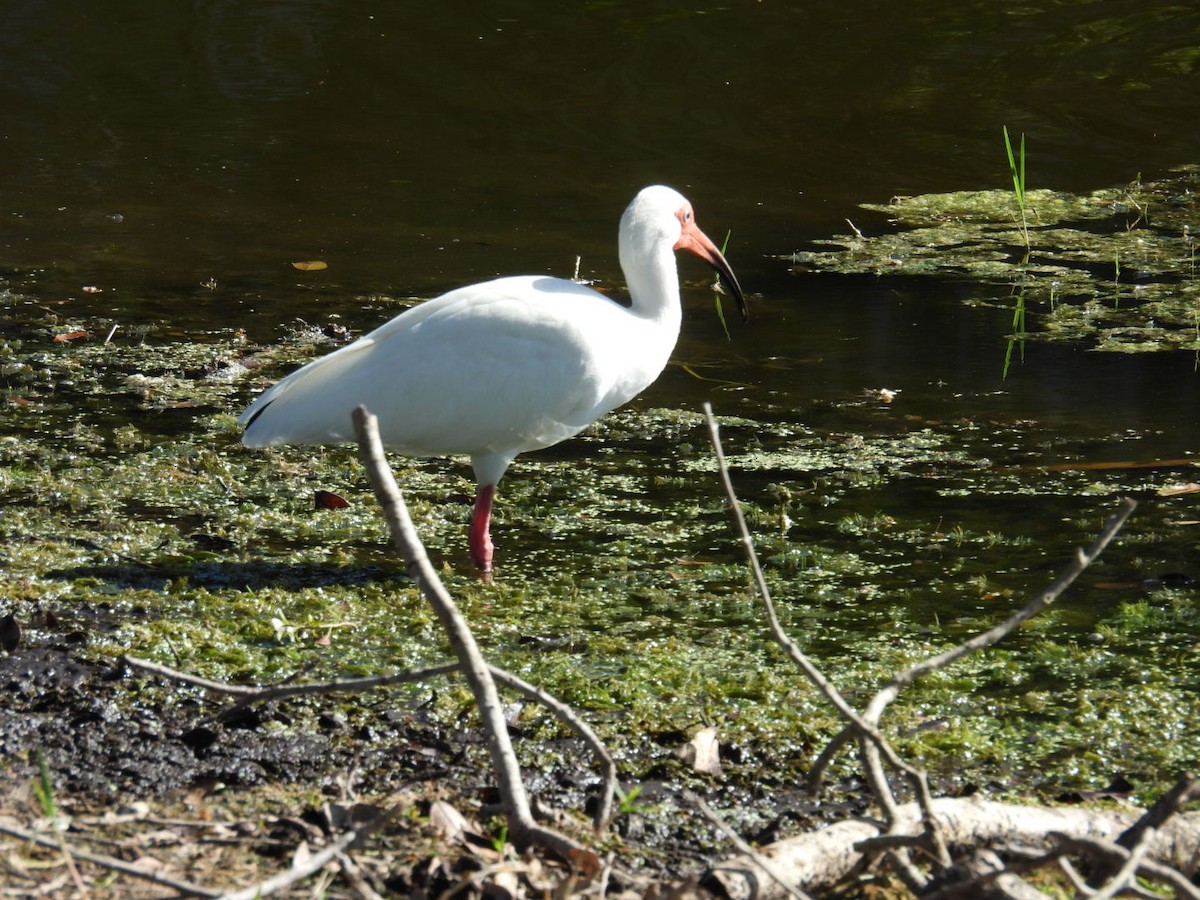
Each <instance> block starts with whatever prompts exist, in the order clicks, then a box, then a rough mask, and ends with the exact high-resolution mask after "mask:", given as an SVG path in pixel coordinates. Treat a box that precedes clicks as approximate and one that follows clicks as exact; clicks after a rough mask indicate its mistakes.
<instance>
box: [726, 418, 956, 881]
mask: <svg viewBox="0 0 1200 900" xmlns="http://www.w3.org/2000/svg"><path fill="white" fill-rule="evenodd" d="M704 415H705V418H706V419H707V421H708V432H709V438H710V440H711V441H712V445H713V450H714V451H715V452H716V456H717V467H718V469H719V470H720V473H721V483H722V484H723V485H724V487H725V495H726V497H727V498H728V499H729V505H730V508H731V510H732V512H733V517H734V521H735V522H736V523H737V528H738V533H739V534H740V536H741V539H742V544H743V547H744V549H745V552H746V557H747V559H748V560H749V563H750V570H751V572H752V574H753V575H754V581H755V584H756V586H757V587H758V593H759V597H760V598H761V600H762V602H763V608H764V609H765V610H766V613H767V623H768V625H769V627H770V630H771V636H772V637H774V639H775V641H776V643H778V644H779V646H780V647H782V648H783V649H784V651H785V652H786V653H787V654H788V656H790V657H791V659H792V661H793V662H794V663H796V665H797V666H799V667H800V669H801V671H803V672H804V674H805V676H806V677H807V678H808V680H809V681H811V682H812V683H813V684H814V685H815V686H816V687H817V689H818V690H819V691H821V693H822V694H824V695H825V698H826V699H827V700H828V701H829V702H830V703H831V704H833V706H834V707H835V708H836V709H837V711H838V712H839V713H840V714H841V716H842V718H844V719H845V720H846V721H848V722H850V723H851V725H852V726H853V727H854V729H855V730H856V732H857V733H858V734H859V735H860V737H861V738H862V743H863V744H864V745H868V744H874V745H875V746H877V747H879V749H880V750H881V751H882V752H883V754H884V756H885V757H886V758H887V760H888V763H889V764H891V765H892V766H893V767H894V768H896V769H897V770H899V771H901V772H903V773H905V774H906V775H907V776H908V777H909V780H910V781H912V783H913V785H914V788H915V793H916V795H917V799H918V802H919V803H920V806H921V810H922V812H923V813H924V820H925V824H926V829H927V831H928V835H927V836H928V837H929V839H930V841H931V843H932V852H933V855H934V856H935V858H936V859H938V860H939V861H941V862H943V863H944V864H947V865H948V864H949V860H950V854H949V851H947V850H946V847H945V842H944V841H943V840H942V838H941V834H940V833H939V831H938V829H937V820H936V818H935V817H934V816H933V812H932V803H933V796H932V795H931V794H930V792H929V785H928V783H927V782H926V780H925V773H924V772H921V771H920V770H918V769H916V768H915V767H913V766H911V765H909V764H908V763H906V762H905V761H904V760H902V759H901V758H900V757H899V756H897V755H896V752H895V751H894V750H893V749H892V747H891V745H890V744H889V743H888V742H887V740H886V739H885V738H884V737H883V735H882V734H880V732H879V730H878V729H877V728H875V727H874V726H873V725H871V724H870V723H868V722H866V721H864V720H863V718H862V717H861V716H859V714H858V713H857V712H856V711H855V709H854V708H853V707H851V706H850V704H849V703H847V702H846V700H845V698H844V697H842V695H841V694H840V693H839V692H838V690H837V688H835V687H834V686H833V685H832V684H831V683H830V682H829V680H828V679H827V678H826V677H825V676H824V674H823V673H822V672H821V670H820V669H818V668H817V667H816V666H815V665H813V663H812V662H811V661H810V660H809V659H808V657H807V656H805V655H804V652H803V651H802V650H801V649H800V648H799V647H797V646H796V644H795V642H794V641H793V640H792V639H791V638H790V637H788V635H787V633H786V632H785V631H784V630H783V626H782V625H781V624H780V622H779V617H778V616H777V615H776V613H775V604H774V602H773V601H772V600H771V592H770V589H769V588H768V587H767V581H766V578H765V577H764V575H763V571H762V567H761V566H760V565H759V562H758V554H757V553H756V552H755V550H754V540H753V538H751V536H750V529H749V527H748V526H747V525H746V518H745V516H743V515H742V507H741V504H740V503H739V502H738V498H737V493H736V492H735V491H734V489H733V481H732V479H731V478H730V476H729V467H728V466H727V465H726V463H725V451H724V449H723V448H722V446H721V437H720V434H719V429H718V427H717V421H716V419H715V418H714V417H713V412H712V405H711V404H709V403H705V404H704ZM875 759H876V766H875V769H874V771H869V772H868V773H867V775H868V779H869V780H870V782H871V784H872V788H873V790H874V792H875V798H876V800H877V801H878V802H879V805H880V806H881V807H883V810H884V814H885V816H886V818H887V823H888V826H889V828H890V827H891V826H892V825H893V824H894V823H895V822H896V821H897V818H898V817H897V815H896V809H897V803H896V798H895V797H894V796H893V794H892V791H891V787H890V786H889V785H888V782H887V778H886V777H885V776H884V774H883V771H882V768H881V767H880V766H879V765H878V757H877V756H876V757H875ZM896 863H897V866H898V868H899V871H900V873H901V875H902V876H903V877H904V878H905V880H906V881H907V882H909V885H910V887H912V888H913V889H914V890H918V889H920V888H922V887H923V886H924V884H925V881H926V879H925V877H924V876H923V875H922V874H921V873H920V872H919V871H917V869H916V868H915V867H914V866H912V865H911V864H910V863H908V862H907V860H906V859H905V858H903V857H900V858H896Z"/></svg>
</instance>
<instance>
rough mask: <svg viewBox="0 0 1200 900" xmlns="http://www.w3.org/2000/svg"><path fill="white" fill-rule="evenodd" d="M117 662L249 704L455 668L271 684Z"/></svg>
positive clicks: (128, 659)
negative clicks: (217, 679) (236, 682)
mask: <svg viewBox="0 0 1200 900" xmlns="http://www.w3.org/2000/svg"><path fill="white" fill-rule="evenodd" d="M120 662H121V663H123V664H124V665H127V666H129V668H131V669H141V670H142V671H144V672H150V673H152V674H154V675H161V676H163V677H164V678H170V679H172V680H174V681H179V682H182V683H184V684H190V685H193V686H195V687H201V688H204V689H205V690H208V691H212V692H214V693H217V694H228V695H230V696H233V697H238V698H239V702H238V706H248V705H250V704H251V703H265V702H266V701H268V700H278V699H279V698H281V697H295V696H298V695H302V694H335V693H341V692H345V693H355V692H358V691H369V690H371V689H372V688H377V687H386V686H387V685H391V684H404V683H406V682H409V681H427V680H429V679H430V678H434V677H436V676H438V675H449V674H453V673H454V672H457V671H458V663H445V664H443V665H440V666H432V667H430V668H428V669H417V670H415V671H412V672H396V673H394V674H392V675H373V676H371V677H369V678H346V679H343V680H337V681H321V682H314V683H306V684H279V685H271V686H270V687H255V686H254V685H251V684H230V683H229V682H227V681H213V680H211V679H209V678H202V677H200V676H199V675H189V674H188V673H187V672H181V671H179V670H178V669H172V668H171V667H170V666H164V665H163V664H162V663H156V662H151V661H150V660H148V659H141V658H139V657H137V656H122V657H120Z"/></svg>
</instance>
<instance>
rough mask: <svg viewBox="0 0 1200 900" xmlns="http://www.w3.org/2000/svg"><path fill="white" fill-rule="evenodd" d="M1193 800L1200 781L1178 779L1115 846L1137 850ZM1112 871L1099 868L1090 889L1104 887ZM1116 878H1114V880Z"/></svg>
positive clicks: (1188, 776)
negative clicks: (1101, 885) (1100, 885)
mask: <svg viewBox="0 0 1200 900" xmlns="http://www.w3.org/2000/svg"><path fill="white" fill-rule="evenodd" d="M1196 799H1200V779H1197V778H1196V776H1195V775H1192V774H1191V773H1188V774H1186V775H1184V776H1183V777H1182V778H1180V779H1179V781H1177V782H1176V783H1175V785H1174V787H1172V788H1171V789H1170V790H1169V791H1167V792H1166V793H1165V794H1163V795H1162V796H1161V797H1159V798H1158V799H1157V800H1155V801H1154V805H1153V806H1151V807H1150V808H1149V809H1148V810H1146V812H1145V814H1144V815H1143V816H1142V817H1141V818H1140V819H1138V820H1137V821H1136V822H1134V823H1133V824H1132V825H1130V826H1129V827H1128V828H1127V829H1125V831H1123V832H1121V834H1120V835H1119V836H1118V837H1117V840H1116V841H1115V843H1116V845H1117V846H1118V847H1124V848H1125V849H1126V850H1136V849H1137V848H1138V847H1139V846H1141V845H1143V844H1145V843H1146V842H1147V841H1149V840H1150V837H1148V835H1153V834H1154V832H1155V831H1156V830H1159V829H1161V828H1162V827H1163V826H1164V825H1165V824H1166V823H1167V822H1168V820H1170V819H1171V817H1172V816H1174V815H1175V814H1176V813H1178V812H1179V811H1180V809H1182V808H1183V806H1184V805H1185V804H1187V803H1191V802H1192V801H1193V800H1196ZM1112 871H1113V867H1111V866H1098V867H1097V868H1096V870H1095V871H1094V872H1093V873H1092V877H1091V878H1090V879H1089V880H1088V884H1089V885H1090V886H1093V887H1094V886H1096V885H1099V884H1103V883H1104V881H1105V880H1106V879H1109V875H1110V874H1111V873H1112ZM1115 877H1116V876H1113V878H1115ZM1110 880H1111V879H1110Z"/></svg>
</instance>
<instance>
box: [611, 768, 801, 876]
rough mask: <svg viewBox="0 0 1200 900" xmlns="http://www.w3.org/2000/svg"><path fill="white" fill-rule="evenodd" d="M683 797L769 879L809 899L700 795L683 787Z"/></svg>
mask: <svg viewBox="0 0 1200 900" xmlns="http://www.w3.org/2000/svg"><path fill="white" fill-rule="evenodd" d="M683 799H685V800H687V802H688V803H690V804H692V806H694V807H696V809H698V810H699V811H700V814H701V815H703V816H704V818H706V819H708V821H709V822H711V823H712V824H713V825H715V826H716V827H717V828H718V829H719V830H720V831H721V833H722V834H724V835H725V837H727V838H729V840H730V842H731V843H732V844H733V845H734V846H735V847H737V848H738V850H739V851H741V852H742V853H743V854H744V855H746V856H748V857H750V858H751V859H752V860H754V863H755V865H757V866H758V867H759V868H760V869H762V870H763V871H764V872H765V873H766V874H767V876H768V877H769V878H771V880H773V881H774V882H775V883H776V884H778V885H779V886H780V887H781V888H783V889H784V890H785V891H787V892H788V893H789V894H791V895H792V896H793V897H795V898H796V900H811V898H810V897H809V895H808V894H806V893H804V891H802V890H800V888H798V887H794V886H792V885H790V884H788V882H787V879H785V878H784V877H783V876H782V875H780V874H778V873H777V871H776V868H775V866H773V865H772V864H771V861H770V860H769V859H767V857H765V856H763V855H762V854H761V853H759V852H758V851H757V850H755V849H754V848H753V847H751V846H750V845H749V844H748V843H746V842H745V841H744V840H742V836H741V835H740V834H738V833H737V832H736V831H734V830H733V829H732V828H730V827H729V825H728V824H727V823H726V822H725V820H724V819H722V818H721V817H720V816H718V815H717V814H716V812H714V811H713V809H712V808H711V807H710V806H709V805H708V804H707V803H705V802H704V799H703V798H702V797H700V796H699V795H697V794H694V793H692V792H691V791H689V790H687V789H684V791H683ZM600 896H601V897H603V896H604V895H603V894H601V895H600Z"/></svg>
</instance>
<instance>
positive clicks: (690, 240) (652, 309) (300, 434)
mask: <svg viewBox="0 0 1200 900" xmlns="http://www.w3.org/2000/svg"><path fill="white" fill-rule="evenodd" d="M619 243H620V253H621V268H622V269H623V270H624V272H625V280H626V282H627V283H628V285H629V293H630V296H631V298H632V303H631V305H630V306H622V305H621V304H619V303H617V302H615V301H614V300H612V299H610V298H608V297H606V296H604V295H603V294H599V293H597V292H596V291H593V290H591V289H589V288H586V287H583V286H582V285H579V284H576V283H575V282H573V281H566V280H563V279H561V278H548V277H544V276H536V275H531V276H522V277H514V278H499V279H496V280H495V281H486V282H483V283H482V284H473V285H470V286H469V287H464V288H459V289H458V290H455V291H451V292H450V293H448V294H443V295H442V296H440V297H437V298H436V299H433V300H429V301H427V302H425V303H422V304H420V305H419V306H416V307H413V308H412V309H409V310H406V311H405V312H403V313H401V314H400V315H398V316H396V317H395V318H394V319H392V320H391V321H390V322H387V323H386V324H384V325H382V326H380V327H379V328H377V329H375V330H374V331H372V332H371V333H370V334H367V335H365V336H363V337H362V338H359V339H358V340H357V341H355V342H354V343H353V344H349V345H347V346H345V347H342V348H341V349H339V350H336V351H335V352H333V353H330V354H329V355H328V356H325V357H322V358H321V359H317V360H314V361H313V362H310V363H309V364H308V365H306V366H304V367H303V368H301V369H298V370H297V371H295V372H293V373H292V374H290V375H288V376H287V377H286V378H284V379H283V380H282V381H280V382H279V383H278V384H276V385H275V386H273V387H271V388H269V389H268V390H266V391H264V392H263V393H262V394H261V395H260V396H259V397H258V398H257V399H256V400H255V401H254V402H253V403H251V404H250V406H249V407H247V408H246V410H245V411H244V412H243V413H242V414H241V416H240V417H239V421H240V422H241V423H242V424H244V425H245V426H246V433H245V435H244V436H243V438H242V440H243V443H245V444H246V446H248V447H270V446H273V445H276V444H331V443H341V442H346V441H353V440H354V428H353V425H352V423H351V418H350V413H351V411H352V410H353V409H354V408H355V407H357V406H358V405H360V404H361V405H363V406H365V407H366V408H367V409H368V410H370V411H371V412H372V413H374V414H375V415H376V416H377V417H378V419H379V431H380V437H381V438H382V440H383V443H384V445H385V446H387V447H388V448H389V449H392V450H396V451H399V452H401V453H404V454H407V455H409V456H454V455H463V456H469V457H470V458H471V466H472V467H473V468H474V470H475V479H476V482H477V485H478V488H477V494H476V499H475V510H474V514H473V517H472V520H471V528H470V542H469V543H470V550H471V558H472V559H473V561H474V562H475V565H477V566H478V567H479V568H480V569H482V570H484V571H489V570H490V569H491V566H492V539H491V535H490V533H489V526H490V522H491V514H492V501H493V498H494V497H495V495H496V485H497V484H499V482H500V478H501V477H502V476H503V475H504V472H505V470H506V469H507V468H508V466H509V464H510V463H511V462H512V461H513V459H514V458H515V457H516V456H517V454H519V453H524V452H526V451H527V450H538V449H541V448H542V447H549V446H551V445H553V444H557V443H558V442H559V441H562V440H565V439H566V438H569V437H571V436H572V435H573V434H576V433H577V432H579V431H582V430H583V429H584V428H586V427H587V426H588V425H590V424H591V423H592V422H594V421H596V419H598V418H600V417H601V416H602V415H604V414H605V413H606V412H608V411H609V410H612V409H615V408H616V407H618V406H620V405H622V404H623V403H626V402H628V401H629V400H631V399H633V398H634V397H635V396H637V394H639V393H640V392H641V391H642V390H644V389H645V388H646V387H647V386H649V385H650V383H651V382H653V381H654V379H655V378H657V377H658V375H659V373H660V372H662V370H663V368H664V367H665V366H666V364H667V360H668V358H669V357H670V355H671V351H672V350H673V349H674V347H675V341H676V339H677V338H678V337H679V322H680V317H681V312H680V304H679V277H678V274H677V273H676V269H675V255H674V252H673V251H675V250H687V251H689V252H691V253H694V254H695V255H696V256H698V257H700V258H701V259H703V260H705V261H706V262H708V263H709V264H710V265H712V266H713V267H714V268H715V269H716V270H717V271H718V272H720V273H721V275H723V276H724V277H725V280H726V281H727V282H728V284H729V287H730V289H731V290H732V292H733V296H734V298H735V299H736V300H737V305H738V311H739V312H740V313H741V316H742V318H743V319H746V318H748V314H747V311H746V300H745V297H744V296H743V295H742V290H741V288H740V287H739V286H738V283H737V278H736V277H735V276H734V274H733V270H732V269H730V268H729V263H727V262H726V261H725V257H724V256H722V255H721V251H720V250H718V249H717V248H716V246H715V245H714V244H713V242H712V241H710V240H709V239H708V237H707V236H705V234H704V232H702V231H701V230H700V229H699V228H698V227H696V220H695V216H694V215H693V213H692V205H691V204H690V203H689V202H688V201H687V199H686V198H685V197H683V196H682V195H681V194H679V193H678V192H677V191H674V190H672V189H671V188H669V187H663V186H662V185H656V186H653V187H648V188H645V189H643V190H642V191H640V192H639V193H638V195H637V196H636V197H634V198H633V202H632V203H630V204H629V206H628V207H627V208H626V210H625V213H624V215H622V216H621V229H620V238H619Z"/></svg>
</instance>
